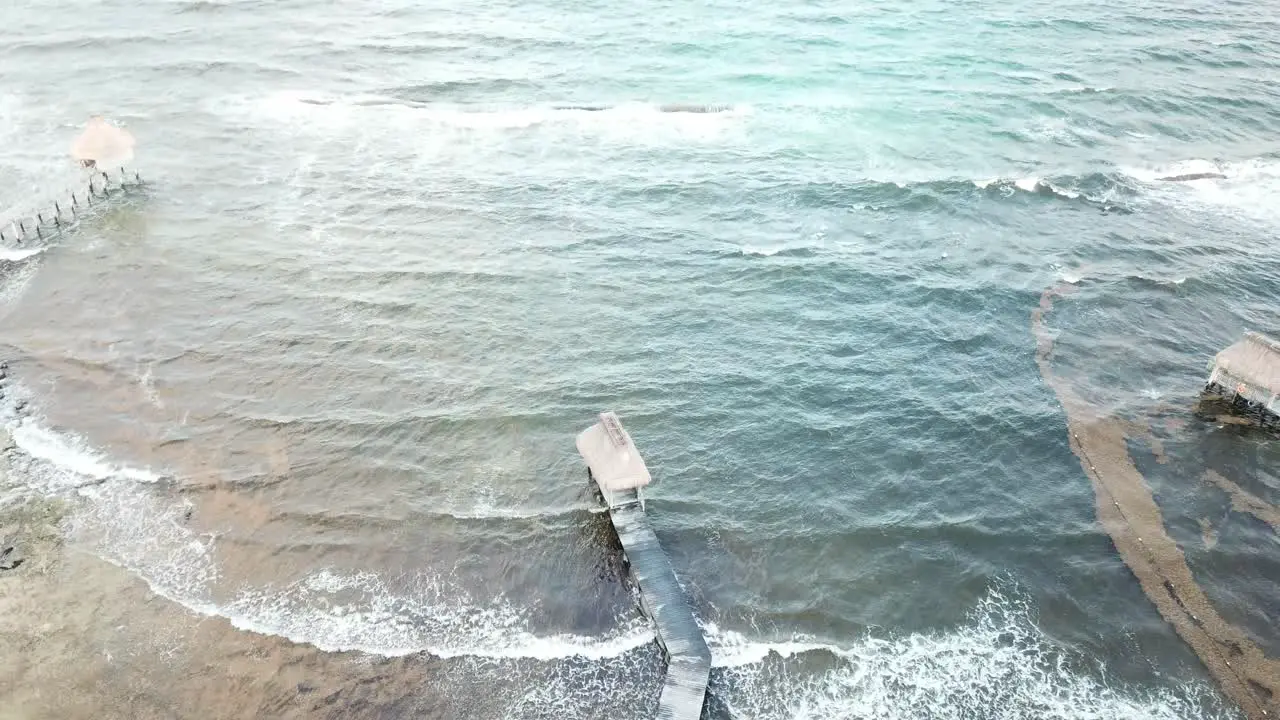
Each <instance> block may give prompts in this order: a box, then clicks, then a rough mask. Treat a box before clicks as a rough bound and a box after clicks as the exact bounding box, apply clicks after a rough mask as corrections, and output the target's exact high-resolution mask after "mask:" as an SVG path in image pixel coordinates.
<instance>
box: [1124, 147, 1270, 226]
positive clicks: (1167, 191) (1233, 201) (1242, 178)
mask: <svg viewBox="0 0 1280 720" xmlns="http://www.w3.org/2000/svg"><path fill="white" fill-rule="evenodd" d="M1121 170H1122V172H1124V173H1125V174H1126V175H1128V176H1130V177H1132V178H1134V179H1135V180H1138V181H1140V182H1142V183H1144V185H1145V186H1146V187H1147V188H1148V190H1149V191H1150V192H1153V193H1155V194H1156V195H1157V196H1158V197H1160V198H1161V199H1162V200H1165V201H1168V202H1172V203H1175V204H1177V205H1182V206H1185V207H1187V208H1188V209H1190V210H1193V211H1201V210H1203V209H1204V208H1206V207H1209V208H1214V209H1216V210H1217V211H1219V212H1224V213H1227V214H1231V215H1235V216H1239V217H1245V218H1250V219H1253V220H1257V221H1262V222H1266V223H1268V224H1275V223H1280V159H1274V158H1253V159H1248V160H1241V161H1235V162H1214V161H1211V160H1204V159H1191V160H1184V161H1181V162H1177V163H1173V164H1170V165H1165V166H1158V167H1126V168H1122V169H1121ZM1196 173H1216V174H1219V175H1223V176H1225V177H1221V178H1216V177H1211V178H1204V179H1200V180H1180V181H1169V180H1162V179H1161V178H1170V177H1177V176H1180V175H1191V174H1196Z"/></svg>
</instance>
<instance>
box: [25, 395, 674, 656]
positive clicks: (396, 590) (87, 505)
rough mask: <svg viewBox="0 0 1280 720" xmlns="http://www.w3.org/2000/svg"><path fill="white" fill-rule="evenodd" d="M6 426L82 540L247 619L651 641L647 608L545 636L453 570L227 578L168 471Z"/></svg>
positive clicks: (387, 646)
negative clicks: (265, 582)
mask: <svg viewBox="0 0 1280 720" xmlns="http://www.w3.org/2000/svg"><path fill="white" fill-rule="evenodd" d="M6 415H7V417H6V418H5V420H6V421H7V422H6V425H7V430H8V432H9V434H10V437H11V438H12V439H13V442H14V445H15V446H16V447H17V448H18V450H20V452H16V453H11V454H12V455H13V457H12V458H11V466H12V468H13V470H14V473H15V475H16V476H18V477H19V478H20V479H21V482H22V483H24V484H25V486H26V487H25V489H26V490H27V491H29V492H38V493H41V494H45V495H58V494H62V495H68V496H71V497H74V498H76V500H77V502H76V509H75V511H74V512H73V513H72V516H71V522H70V528H69V532H70V537H71V539H72V540H73V541H74V542H77V543H79V544H82V545H85V546H88V547H91V548H93V550H94V552H95V553H97V554H98V555H100V556H101V557H102V558H103V559H105V560H107V561H109V562H111V563H113V564H115V565H118V566H120V567H122V568H125V569H127V570H128V571H130V572H132V573H134V574H135V575H137V576H138V577H140V578H141V579H142V580H144V581H145V582H146V583H147V584H148V585H149V586H150V587H151V589H152V591H153V592H155V593H156V594H157V595H160V596H162V597H165V598H167V599H169V600H171V601H173V602H176V603H178V604H180V605H182V606H183V607H186V608H187V609H188V610H191V611H192V612H196V613H199V614H202V615H207V616H216V617H222V618H225V619H227V620H228V621H230V622H231V624H232V625H233V626H235V627H237V628H239V629H242V630H247V631H251V632H255V633H259V634H264V635H276V636H279V637H284V638H287V639H289V640H291V641H293V642H297V643H305V644H309V645H313V646H315V647H316V648H319V649H321V650H325V651H332V652H340V651H348V650H355V651H361V652H366V653H370V654H376V655H383V656H400V655H409V654H414V653H420V652H426V653H429V654H431V655H434V656H436V657H441V658H452V657H460V656H479V657H488V658H501V659H517V658H528V659H534V660H541V661H553V660H558V659H565V658H572V657H579V658H586V659H590V660H599V659H604V658H610V657H616V656H619V655H622V654H625V653H627V652H630V651H632V650H635V649H637V648H640V647H642V646H644V645H647V644H650V643H651V642H653V639H654V634H653V629H652V626H651V625H650V624H649V622H648V621H647V620H645V619H644V618H643V617H642V616H640V615H639V614H631V615H630V616H628V617H620V618H618V620H617V626H616V627H615V628H614V629H613V630H612V631H611V632H609V633H608V634H606V635H604V636H599V637H590V636H582V635H575V634H568V633H554V634H547V635H540V634H538V633H536V632H535V631H533V630H531V629H530V623H529V618H528V613H527V612H526V611H525V610H523V609H521V608H519V607H517V606H515V605H513V604H512V603H511V602H509V601H508V600H506V599H505V598H501V597H499V598H495V599H493V600H489V601H482V600H477V599H474V598H471V597H469V596H468V595H467V593H466V592H465V590H463V589H462V588H460V587H458V586H457V585H456V584H454V583H451V582H449V580H448V579H446V578H441V577H436V576H432V575H427V574H422V575H418V576H412V577H401V578H394V579H391V578H385V577H382V576H380V575H379V574H377V573H372V572H350V571H339V570H335V569H329V568H321V569H317V570H315V571H314V572H311V573H310V574H309V575H307V576H306V577H304V578H302V579H301V580H298V581H296V582H292V583H289V584H284V585H279V586H274V585H273V586H266V587H236V588H228V587H224V586H225V585H226V583H225V582H224V581H223V573H222V571H221V569H220V567H219V566H218V564H217V562H216V561H215V557H216V552H217V537H216V536H214V535H211V534H208V533H197V532H195V531H194V530H192V529H191V528H189V527H187V526H186V515H187V511H188V509H189V508H190V503H189V501H178V500H173V499H170V498H166V497H165V496H164V495H163V494H162V493H160V492H157V490H158V489H159V488H158V487H157V486H156V483H157V481H160V480H162V479H163V477H164V476H163V475H162V474H158V473H155V472H153V471H151V470H146V469H140V468H134V467H130V466H128V465H121V464H117V463H114V462H112V461H110V460H109V459H107V458H106V456H105V455H103V454H102V453H100V452H98V451H97V450H95V449H93V448H91V447H89V446H88V445H87V444H86V443H85V442H84V441H83V440H82V439H80V438H77V437H74V436H72V435H69V434H65V433H60V432H55V431H53V430H50V429H49V428H47V427H45V426H43V425H42V424H40V423H38V422H36V421H35V420H33V419H31V418H25V417H19V416H18V414H17V413H16V412H15V411H13V410H12V409H10V410H9V411H7V413H6Z"/></svg>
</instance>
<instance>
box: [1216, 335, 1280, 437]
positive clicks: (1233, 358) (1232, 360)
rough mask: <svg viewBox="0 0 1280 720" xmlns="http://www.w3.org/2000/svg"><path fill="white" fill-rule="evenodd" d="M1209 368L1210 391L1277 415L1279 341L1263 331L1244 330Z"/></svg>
mask: <svg viewBox="0 0 1280 720" xmlns="http://www.w3.org/2000/svg"><path fill="white" fill-rule="evenodd" d="M1210 368H1211V372H1210V375H1209V382H1208V388H1209V389H1210V390H1213V391H1215V392H1216V393H1218V394H1221V395H1223V396H1224V397H1230V398H1231V399H1232V400H1235V401H1241V400H1242V401H1244V402H1246V403H1248V404H1249V405H1250V406H1251V407H1253V408H1255V409H1257V410H1265V411H1266V412H1269V413H1270V414H1271V415H1276V416H1280V342H1276V341H1275V340H1273V339H1271V338H1269V337H1267V336H1266V335H1263V334H1262V333H1258V332H1249V333H1245V336H1244V337H1243V338H1242V339H1241V340H1240V341H1239V342H1237V343H1235V344H1234V345H1232V346H1231V347H1229V348H1227V349H1226V350H1223V351H1222V352H1220V353H1218V355H1217V356H1216V357H1215V358H1214V359H1213V362H1212V363H1211V365H1210Z"/></svg>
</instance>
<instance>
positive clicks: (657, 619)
mask: <svg viewBox="0 0 1280 720" xmlns="http://www.w3.org/2000/svg"><path fill="white" fill-rule="evenodd" d="M577 445H578V452H579V453H581V455H582V458H583V459H584V460H586V462H587V468H588V472H589V474H590V475H591V478H592V480H594V481H595V483H596V486H597V487H599V488H600V494H601V496H603V498H604V501H605V504H606V505H607V506H608V509H609V519H610V520H611V521H612V522H613V527H614V530H615V531H617V533H618V540H619V541H620V542H621V543H622V553H623V557H624V558H625V559H626V561H627V566H628V570H629V572H630V573H631V577H632V579H633V580H634V581H635V583H636V584H637V585H638V586H639V587H640V603H641V607H642V608H643V610H644V612H645V614H646V615H648V616H649V617H650V618H652V619H653V622H654V625H656V626H657V629H658V643H659V644H660V645H661V646H662V649H663V651H664V652H665V654H666V657H667V674H666V677H665V679H664V680H663V684H662V694H661V695H660V696H659V698H658V715H657V716H658V718H660V719H661V720H697V719H698V718H699V717H700V716H701V715H702V705H703V702H704V700H705V698H706V692H707V680H708V678H709V677H710V674H711V650H710V649H709V648H708V647H707V642H706V639H704V638H703V636H702V630H701V628H699V627H698V622H697V621H696V620H695V619H694V617H693V610H692V608H691V607H690V605H689V602H688V600H687V599H686V598H685V596H684V591H683V589H682V588H681V587H680V582H679V581H678V580H676V574H675V570H674V569H672V567H671V561H670V560H669V559H668V558H667V555H666V553H665V552H663V550H662V546H661V545H659V544H658V537H657V535H655V534H654V532H653V528H652V527H651V526H650V525H649V517H648V516H647V515H646V514H645V510H644V500H643V498H642V497H641V494H640V493H641V490H642V488H644V486H646V485H648V484H649V483H650V482H651V480H652V477H651V476H650V475H649V470H648V468H646V467H645V464H644V460H643V459H642V458H641V457H640V451H639V450H637V449H636V446H635V443H634V442H632V440H631V435H630V434H628V433H627V431H626V430H624V429H623V427H622V423H621V422H620V421H619V420H618V416H617V415H615V414H614V413H612V412H605V413H601V414H600V421H599V422H597V423H596V424H595V425H592V426H591V427H589V428H587V429H586V430H584V431H583V432H582V433H581V434H579V435H578V441H577Z"/></svg>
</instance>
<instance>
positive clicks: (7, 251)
mask: <svg viewBox="0 0 1280 720" xmlns="http://www.w3.org/2000/svg"><path fill="white" fill-rule="evenodd" d="M44 251H45V248H43V247H32V248H0V260H8V261H9V262H18V261H19V260H26V259H27V258H29V257H34V256H36V255H39V254H40V253H42V252H44Z"/></svg>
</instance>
